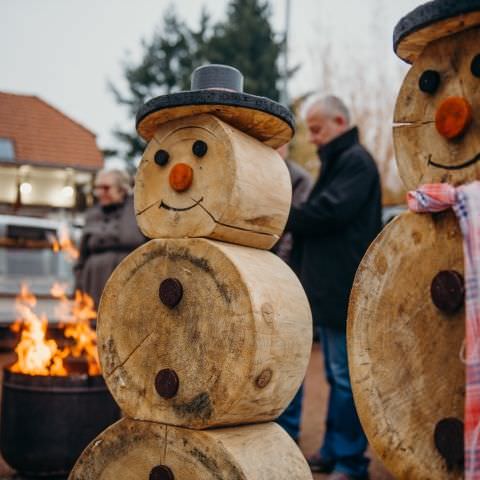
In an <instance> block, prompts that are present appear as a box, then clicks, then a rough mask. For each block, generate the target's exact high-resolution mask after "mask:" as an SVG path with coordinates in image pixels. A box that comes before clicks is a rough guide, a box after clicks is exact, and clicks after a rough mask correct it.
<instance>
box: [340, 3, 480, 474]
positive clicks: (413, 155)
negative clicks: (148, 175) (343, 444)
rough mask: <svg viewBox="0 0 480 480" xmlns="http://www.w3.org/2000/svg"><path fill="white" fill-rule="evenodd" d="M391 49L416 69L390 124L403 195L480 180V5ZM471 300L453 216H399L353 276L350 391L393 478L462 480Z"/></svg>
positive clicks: (415, 29) (430, 13) (415, 20)
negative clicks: (466, 300) (467, 297)
mask: <svg viewBox="0 0 480 480" xmlns="http://www.w3.org/2000/svg"><path fill="white" fill-rule="evenodd" d="M394 44H395V51H396V53H397V54H398V55H399V56H400V57H401V58H402V59H404V60H405V61H407V62H408V63H412V68H411V69H410V71H409V72H408V74H407V76H406V78H405V80H404V82H403V85H402V87H401V90H400V93H399V96H398V100H397V105H396V109H395V116H394V122H395V125H394V142H395V151H396V157H397V163H398V169H399V172H400V176H401V178H402V180H403V182H404V184H405V186H406V187H407V189H409V190H415V189H417V188H418V187H420V186H421V185H424V184H431V183H442V182H443V183H449V184H451V185H453V186H458V185H462V184H466V183H469V182H472V181H474V180H476V179H478V178H480V1H478V0H455V1H448V0H435V1H433V2H429V3H426V4H424V5H422V6H420V7H418V8H417V9H415V10H414V11H413V12H411V13H410V14H408V15H407V16H406V17H404V18H403V19H402V20H401V21H400V22H399V24H398V25H397V27H396V29H395V33H394ZM464 294H465V286H464V255H463V249H462V234H461V232H460V229H459V226H458V221H457V219H456V217H455V215H454V213H453V212H452V211H451V210H449V211H446V212H442V213H434V214H430V213H423V214H418V213H413V212H408V213H405V214H403V215H401V216H400V217H399V218H397V219H396V220H394V221H393V222H392V223H391V224H389V225H388V226H387V227H386V228H385V229H384V230H383V231H382V233H381V234H380V235H379V237H378V238H377V239H376V241H375V242H374V243H373V244H372V246H371V248H370V249H369V250H368V252H367V254H366V256H365V258H364V259H363V261H362V263H361V265H360V268H359V270H358V272H357V276H356V279H355V283H354V288H353V291H352V295H351V303H350V310H349V322H348V346H349V361H350V368H351V375H352V386H353V390H354V396H355V401H356V405H357V409H358V412H359V416H360V418H361V421H362V424H363V426H364V429H365V431H366V434H367V436H368V439H369V441H370V443H371V444H372V446H373V447H374V449H375V450H376V452H377V453H378V455H379V456H380V457H381V458H382V460H383V461H384V462H385V464H386V466H387V467H388V468H389V469H390V470H391V471H392V473H393V474H394V475H395V477H396V478H402V479H422V480H423V479H432V480H438V479H460V478H463V473H464V472H463V447H464V445H463V430H464V428H463V420H464V401H465V364H464V338H465V307H464V296H465V295H464ZM469 478H470V477H469ZM475 478H476V477H475Z"/></svg>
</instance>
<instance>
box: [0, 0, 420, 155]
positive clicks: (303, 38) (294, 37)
mask: <svg viewBox="0 0 480 480" xmlns="http://www.w3.org/2000/svg"><path fill="white" fill-rule="evenodd" d="M286 3H287V0H271V1H270V4H271V6H272V26H273V28H274V30H275V31H276V32H279V33H280V32H282V31H283V30H284V28H285V23H286ZM421 3H423V2H422V1H418V0H335V1H334V0H291V6H290V15H289V25H290V34H289V65H290V66H293V65H299V66H300V68H299V70H298V72H297V74H296V75H295V77H294V78H293V79H292V80H291V81H290V83H289V95H290V97H296V96H299V95H303V94H305V93H306V92H309V91H312V90H317V89H318V88H319V87H320V86H321V82H322V78H321V76H322V71H321V70H319V64H320V63H322V61H330V57H332V59H331V64H332V65H339V66H338V67H336V68H339V69H340V68H342V69H343V70H345V69H348V65H349V63H350V62H353V61H355V62H360V63H362V64H363V63H364V65H365V72H366V74H367V75H370V77H371V78H373V76H374V75H379V73H378V72H381V73H382V75H384V76H385V77H386V78H390V77H389V74H390V72H398V71H399V69H402V68H403V69H404V70H406V67H402V66H401V63H402V62H401V61H400V60H398V59H397V58H396V57H395V55H394V53H393V50H392V45H391V44H392V32H393V28H394V26H395V24H396V23H397V22H398V20H400V18H401V17H402V16H403V15H405V14H406V13H408V12H409V11H411V10H412V9H413V8H414V7H416V6H418V5H420V4H421ZM174 4H175V7H174V8H175V9H176V12H177V14H178V16H179V17H180V18H182V19H184V20H185V21H187V23H189V25H190V26H191V27H195V26H197V25H198V21H199V17H200V12H201V9H202V7H205V8H206V9H207V10H208V12H209V13H210V15H211V16H212V18H213V19H214V20H220V19H223V18H224V15H225V11H226V6H227V4H228V0H176V1H175V2H174ZM172 5H173V3H172V2H170V0H135V1H133V0H0V26H1V28H0V45H2V47H1V48H0V91H5V92H10V93H19V94H27V95H37V96H39V97H41V98H42V99H43V100H45V101H47V102H48V103H50V104H52V105H53V106H54V107H56V108H58V109H60V110H61V111H62V112H64V113H65V114H67V115H68V116H70V117H71V118H73V119H74V120H76V121H78V122H79V123H81V124H82V125H84V126H86V127H87V128H88V129H90V130H91V131H93V132H94V133H95V134H96V135H97V143H98V145H99V147H100V148H115V142H116V140H115V139H114V137H113V135H112V133H111V132H112V130H113V129H114V128H115V127H116V126H120V127H122V128H130V127H133V125H134V118H129V117H128V116H127V112H126V111H125V109H124V108H122V107H121V106H119V105H117V104H116V102H115V100H114V98H113V96H112V94H111V93H110V92H109V90H108V87H107V84H108V82H109V81H110V82H112V83H113V84H115V85H116V86H119V87H122V86H125V83H124V79H123V76H122V62H123V61H124V60H125V59H126V56H127V53H128V55H129V56H130V58H131V59H133V60H136V59H139V58H140V52H141V47H140V45H141V41H142V39H148V38H150V37H151V36H152V34H153V32H154V31H155V29H156V28H159V27H160V26H161V24H162V17H163V14H164V12H165V11H166V10H167V9H171V8H172ZM327 45H328V46H329V49H328V48H326V46H327ZM322 56H323V57H325V56H328V57H329V58H328V59H325V58H321V57H322ZM340 65H341V67H340ZM345 78H346V77H345V75H343V76H342V77H341V76H340V75H339V82H345V81H348V80H345ZM391 78H392V82H398V80H397V78H396V77H395V76H394V75H393V76H392V77H391ZM352 81H354V79H352ZM333 93H336V92H333ZM0 108H1V105H0Z"/></svg>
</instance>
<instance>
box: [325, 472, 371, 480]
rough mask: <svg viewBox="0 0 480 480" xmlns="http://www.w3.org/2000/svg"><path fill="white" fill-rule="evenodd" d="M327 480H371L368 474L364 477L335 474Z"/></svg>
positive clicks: (341, 473)
mask: <svg viewBox="0 0 480 480" xmlns="http://www.w3.org/2000/svg"><path fill="white" fill-rule="evenodd" d="M327 480H369V477H368V474H367V475H364V476H363V477H358V476H353V475H347V474H346V473H343V472H333V473H332V474H330V475H329V476H328V477H327Z"/></svg>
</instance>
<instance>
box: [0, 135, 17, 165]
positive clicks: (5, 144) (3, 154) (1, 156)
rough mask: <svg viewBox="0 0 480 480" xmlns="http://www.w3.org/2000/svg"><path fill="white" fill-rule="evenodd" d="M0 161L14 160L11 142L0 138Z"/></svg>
mask: <svg viewBox="0 0 480 480" xmlns="http://www.w3.org/2000/svg"><path fill="white" fill-rule="evenodd" d="M0 160H3V161H5V160H10V161H12V162H13V161H14V160H15V150H14V148H13V142H12V141H11V140H10V139H9V138H0Z"/></svg>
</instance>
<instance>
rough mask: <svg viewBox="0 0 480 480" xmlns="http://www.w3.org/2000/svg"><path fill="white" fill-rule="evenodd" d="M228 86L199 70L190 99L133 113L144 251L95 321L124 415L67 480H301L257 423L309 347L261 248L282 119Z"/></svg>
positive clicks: (279, 200) (273, 264) (297, 377)
mask: <svg viewBox="0 0 480 480" xmlns="http://www.w3.org/2000/svg"><path fill="white" fill-rule="evenodd" d="M232 75H233V80H234V81H232V82H231V83H232V84H233V85H229V79H230V80H232ZM240 80H241V74H240V72H238V71H237V70H236V69H233V68H232V67H227V66H218V65H210V66H206V67H201V68H199V69H197V70H196V71H195V72H194V76H193V79H192V85H195V86H196V88H201V89H200V90H196V91H192V92H179V93H178V94H172V95H166V96H162V97H158V98H157V99H153V100H152V101H150V102H148V103H147V104H145V105H144V107H142V109H141V110H140V111H139V114H138V116H137V130H138V132H139V133H140V135H142V137H143V138H144V139H145V140H147V141H148V145H147V147H146V150H145V153H144V155H143V158H142V161H141V164H140V166H139V170H138V173H137V177H136V183H135V213H136V218H137V222H138V224H139V227H140V229H141V230H142V231H143V233H144V234H145V235H146V236H148V237H150V238H152V240H150V241H149V242H148V243H146V244H145V245H143V246H142V247H140V248H138V249H137V250H135V251H134V252H132V253H131V254H130V255H128V256H127V257H126V258H125V259H124V260H123V261H122V263H120V265H119V266H118V267H117V268H116V269H115V271H114V272H113V274H112V276H111V277H110V279H109V281H108V282H107V285H106V287H105V290H104V292H103V295H102V298H101V301H100V307H99V313H98V324H97V328H98V339H99V357H100V362H101V365H102V369H103V375H104V377H105V379H106V383H107V386H108V387H109V389H110V391H111V393H112V395H113V397H114V399H115V400H116V401H117V403H118V404H119V406H120V407H121V409H122V410H123V412H124V414H125V415H126V418H124V419H122V420H121V421H120V422H117V423H116V424H115V425H113V426H112V427H111V428H110V429H107V430H106V431H104V432H103V433H102V434H100V435H99V436H98V437H97V438H96V439H95V440H94V441H93V442H91V444H90V445H89V446H88V447H87V448H86V450H85V451H84V452H83V453H82V455H81V457H80V458H79V459H78V461H77V463H76V465H75V467H74V470H73V471H72V473H71V475H70V479H71V480H86V479H92V480H93V479H95V480H97V479H102V480H117V479H118V478H125V479H130V478H131V479H147V478H148V479H149V480H195V479H199V480H208V479H212V480H213V479H215V480H287V479H288V480H311V479H312V475H311V472H310V469H309V467H308V464H307V462H306V460H305V458H304V457H303V455H302V453H301V452H300V450H299V449H298V447H297V445H296V444H295V442H294V441H293V440H292V439H291V438H290V437H289V436H288V434H287V433H286V432H284V431H283V430H282V429H281V428H280V427H279V426H278V425H276V424H272V423H265V422H269V421H271V420H274V419H275V418H276V417H278V416H279V415H280V414H281V412H282V411H283V410H284V409H285V408H286V407H287V406H288V404H289V402H290V401H291V399H292V398H293V397H294V395H295V393H296V392H297V390H298V388H299V386H300V384H301V382H302V380H303V377H304V375H305V371H306V367H307V363H308V359H309V355H310V350H311V342H312V324H311V313H310V308H309V305H308V301H307V298H306V296H305V293H304V291H303V289H302V287H301V285H300V282H299V280H298V279H297V277H296V275H295V274H294V273H293V272H292V271H291V270H290V268H289V267H288V266H287V265H286V264H285V263H284V262H283V261H282V260H280V259H279V258H278V257H276V256H275V255H274V254H273V253H271V252H269V251H267V249H269V248H270V247H271V246H272V245H273V244H274V243H275V242H276V241H277V239H278V238H279V236H280V235H281V233H282V230H283V228H284V226H285V224H286V221H287V218H288V213H289V209H290V200H291V180H290V176H289V173H288V170H287V167H286V165H285V162H284V161H283V160H282V158H281V157H280V155H279V154H278V153H277V152H276V151H275V150H273V149H272V146H275V147H278V146H280V145H282V144H283V143H284V142H285V141H288V139H289V138H291V136H292V135H293V119H292V118H291V114H290V113H289V112H288V110H286V109H285V108H284V107H282V106H281V105H278V104H276V103H275V102H272V101H271V100H269V99H266V98H263V97H254V96H252V95H249V94H243V93H241V92H238V91H231V90H232V88H234V87H235V88H236V86H238V85H239V84H241V81H240ZM212 82H214V86H212V85H211V83H212ZM199 85H200V86H201V87H199ZM225 89H226V90H225ZM226 122H227V123H226ZM227 242H228V243H227Z"/></svg>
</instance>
